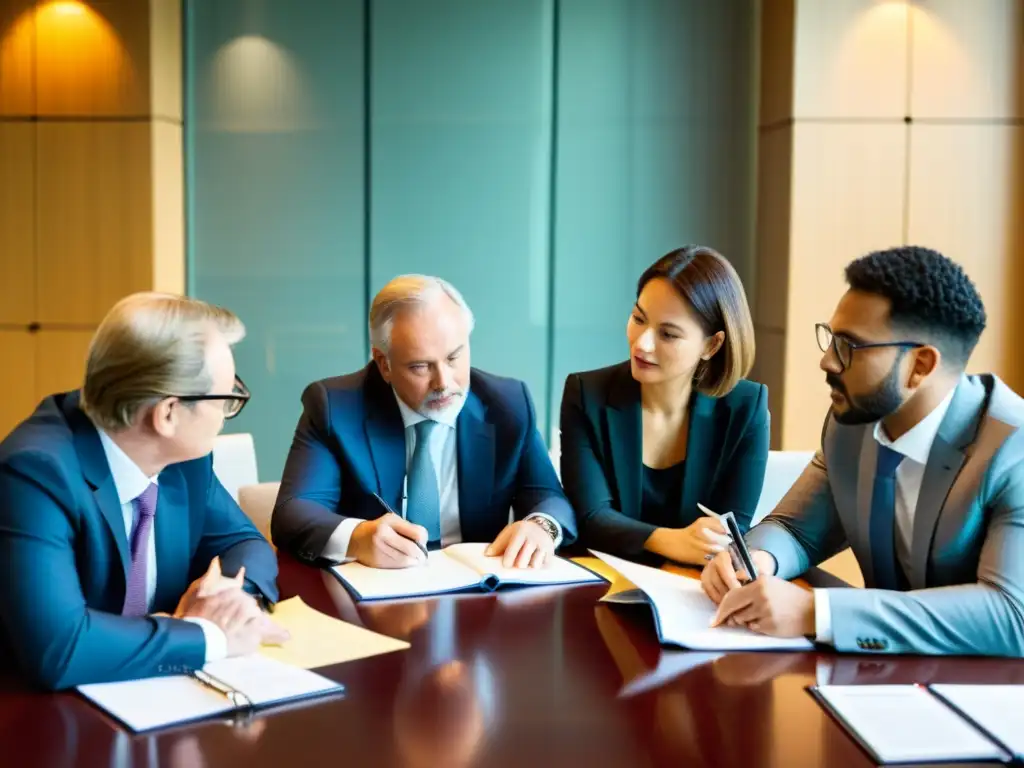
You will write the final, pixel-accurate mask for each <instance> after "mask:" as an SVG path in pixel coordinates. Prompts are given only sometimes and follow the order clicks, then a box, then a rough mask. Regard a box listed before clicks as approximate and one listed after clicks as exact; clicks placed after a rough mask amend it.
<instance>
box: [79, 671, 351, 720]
mask: <svg viewBox="0 0 1024 768" xmlns="http://www.w3.org/2000/svg"><path fill="white" fill-rule="evenodd" d="M344 690H345V688H344V686H342V685H340V684H339V683H336V682H334V681H333V680H329V679H327V678H326V677H324V676H322V675H318V674H316V673H315V672H310V671H309V670H308V669H300V668H299V667H294V666H291V665H290V664H284V663H282V662H280V661H275V660H274V659H269V658H266V657H264V656H259V655H252V656H239V657H237V658H231V659H223V660H221V661H215V662H211V663H210V664H207V665H206V666H205V667H203V669H202V670H196V671H195V672H194V673H193V674H192V675H172V676H169V677H150V678H144V679H141V680H127V681H125V682H120V683H95V684H91V685H80V686H78V692H79V693H80V694H82V696H84V697H85V698H87V699H88V700H89V701H91V702H92V703H93V704H95V705H96V706H97V707H99V708H100V709H102V710H104V711H106V712H107V714H109V715H111V716H112V717H114V718H115V719H116V720H119V721H120V722H122V723H124V725H126V726H128V728H130V729H131V730H133V731H136V732H141V731H152V730H155V729H158V728H167V727H170V726H173V725H181V724H184V723H191V722H195V721H198V720H206V719H208V718H214V717H218V716H222V715H234V714H236V713H237V714H245V713H249V712H252V711H255V710H260V709H265V708H267V707H273V706H277V705H282V704H292V703H296V702H300V701H305V700H310V699H314V698H318V697H321V696H329V695H332V694H340V693H342V692H344Z"/></svg>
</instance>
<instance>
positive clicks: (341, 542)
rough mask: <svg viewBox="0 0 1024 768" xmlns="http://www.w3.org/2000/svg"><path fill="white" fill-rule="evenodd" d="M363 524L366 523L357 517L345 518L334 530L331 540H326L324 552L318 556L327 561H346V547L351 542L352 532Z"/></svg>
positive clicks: (347, 557)
mask: <svg viewBox="0 0 1024 768" xmlns="http://www.w3.org/2000/svg"><path fill="white" fill-rule="evenodd" d="M364 522H366V521H365V520H363V519H362V518H359V517H346V518H345V519H344V520H342V521H341V522H340V523H338V527H337V528H335V529H334V533H332V534H331V538H329V539H328V540H327V544H326V546H324V551H323V552H321V553H320V556H321V557H323V558H325V559H327V560H337V561H338V562H345V561H346V560H348V559H349V556H348V545H349V542H351V541H352V532H353V531H354V530H355V529H356V526H357V525H359V524H360V523H364Z"/></svg>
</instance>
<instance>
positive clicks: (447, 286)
mask: <svg viewBox="0 0 1024 768" xmlns="http://www.w3.org/2000/svg"><path fill="white" fill-rule="evenodd" d="M441 295H444V296H447V297H448V298H450V299H451V300H452V301H454V302H455V304H456V306H458V307H459V309H461V310H462V312H463V314H464V315H465V317H466V322H467V324H468V325H469V330H470V332H472V331H473V324H474V322H475V321H474V319H473V312H472V310H470V308H469V305H468V304H466V300H465V299H464V298H462V294H461V293H459V292H458V290H457V289H456V288H455V286H454V285H452V284H451V283H449V282H448V281H447V280H442V279H441V278H439V277H430V276H427V275H400V276H398V277H396V278H395V279H393V280H391V281H390V282H389V283H388V284H387V285H385V286H384V287H383V288H381V289H380V291H379V292H378V293H377V295H376V296H374V297H373V304H372V305H371V306H370V323H369V325H370V346H371V347H373V348H374V349H379V350H380V351H381V352H383V353H384V354H385V355H386V354H388V351H389V349H390V347H391V326H392V325H394V322H395V315H397V314H398V312H399V311H400V310H402V309H404V308H408V307H414V306H423V305H425V304H428V303H429V302H430V301H432V300H433V299H435V298H437V297H438V296H441Z"/></svg>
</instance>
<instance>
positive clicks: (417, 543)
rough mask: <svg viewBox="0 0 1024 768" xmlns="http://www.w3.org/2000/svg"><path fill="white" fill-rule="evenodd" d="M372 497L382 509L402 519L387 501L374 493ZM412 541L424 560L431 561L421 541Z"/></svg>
mask: <svg viewBox="0 0 1024 768" xmlns="http://www.w3.org/2000/svg"><path fill="white" fill-rule="evenodd" d="M371 495H372V496H373V498H375V499H376V500H377V501H379V502H380V505H381V506H382V507H384V509H386V510H387V511H388V512H390V513H391V514H392V515H395V516H396V517H401V515H399V514H398V513H397V512H395V510H393V509H392V508H391V505H390V504H388V503H387V502H386V501H384V499H382V498H381V497H380V496H379V495H378V494H376V493H374V494H371ZM410 541H412V543H413V544H415V545H416V546H417V547H418V548H419V550H420V552H422V553H423V557H424V558H426V559H428V560H429V559H430V554H429V553H428V552H427V548H426V547H424V546H423V545H422V544H420V543H419V541H418V540H416V539H410Z"/></svg>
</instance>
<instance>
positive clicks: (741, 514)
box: [561, 362, 770, 557]
mask: <svg viewBox="0 0 1024 768" xmlns="http://www.w3.org/2000/svg"><path fill="white" fill-rule="evenodd" d="M769 423H770V422H769V414H768V388H767V387H766V386H764V385H763V384H758V383H756V382H753V381H747V380H742V381H739V382H737V384H736V386H735V387H734V388H733V389H732V391H730V392H729V394H727V395H725V396H723V397H719V398H715V397H708V396H707V395H704V394H701V393H700V392H694V393H693V397H692V399H691V400H690V424H689V432H688V434H687V438H686V466H685V467H684V469H683V495H682V499H681V504H680V507H679V509H678V518H677V521H676V526H677V527H679V528H684V527H686V526H687V525H689V524H690V523H692V522H693V521H694V520H696V519H697V518H698V517H701V512H700V511H699V510H698V509H697V503H698V502H700V503H701V504H704V505H705V506H707V507H710V508H711V509H712V510H714V511H716V512H733V513H735V515H736V522H737V523H739V526H740V528H741V529H742V530H743V531H746V530H747V528H749V527H750V520H751V518H752V517H753V514H754V510H755V509H756V508H757V501H758V499H759V498H760V496H761V486H762V485H763V484H764V472H765V466H766V465H767V463H768V443H769ZM561 427H562V482H564V483H565V491H566V493H567V494H568V495H569V500H570V501H572V504H573V507H574V508H575V509H576V513H577V514H578V515H579V519H580V531H581V534H580V538H581V540H582V542H583V543H584V544H585V545H586V546H589V547H593V548H595V549H601V550H604V551H607V552H613V553H615V554H619V555H623V556H627V557H638V556H641V555H643V553H644V543H645V542H646V541H647V539H648V537H649V536H650V535H651V534H652V533H653V532H654V530H655V526H653V525H651V524H650V523H647V522H644V521H643V520H642V519H641V517H642V514H641V513H642V502H643V426H642V414H641V408H640V385H639V384H638V383H637V381H636V380H635V379H634V378H633V376H632V374H631V373H630V370H629V363H628V362H626V363H619V364H618V365H613V366H610V367H608V368H601V369H598V370H596V371H586V372H584V373H574V374H570V376H569V378H568V379H567V380H566V382H565V393H564V394H563V395H562V419H561Z"/></svg>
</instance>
